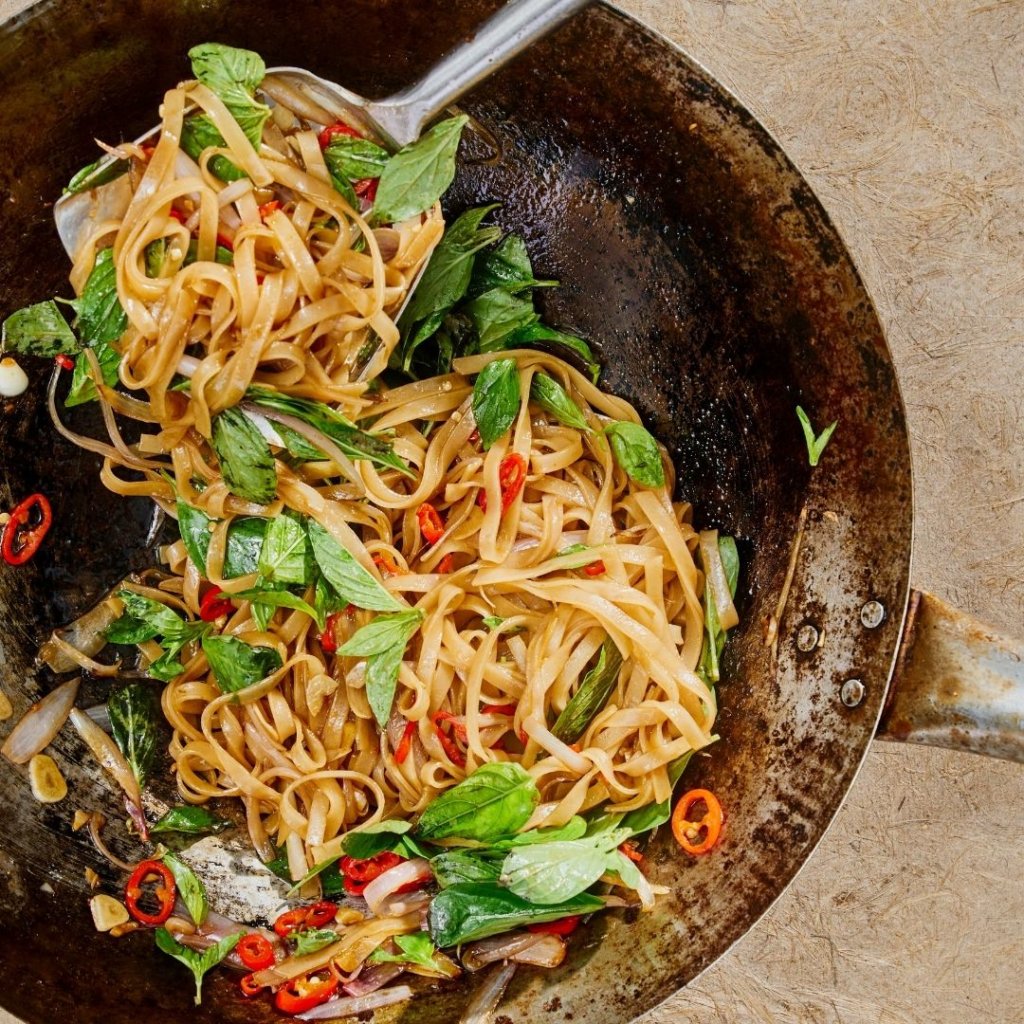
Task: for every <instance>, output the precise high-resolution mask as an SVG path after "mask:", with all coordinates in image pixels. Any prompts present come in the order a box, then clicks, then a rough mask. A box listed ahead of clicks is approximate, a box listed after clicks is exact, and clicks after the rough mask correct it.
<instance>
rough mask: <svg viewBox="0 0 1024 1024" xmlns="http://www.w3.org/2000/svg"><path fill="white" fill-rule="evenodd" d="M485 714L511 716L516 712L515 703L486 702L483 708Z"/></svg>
mask: <svg viewBox="0 0 1024 1024" xmlns="http://www.w3.org/2000/svg"><path fill="white" fill-rule="evenodd" d="M480 710H481V711H483V713H484V714H485V715H508V716H509V717H510V718H511V717H512V716H514V715H515V713H516V705H515V704H485V705H484V706H483V707H482V708H481V709H480Z"/></svg>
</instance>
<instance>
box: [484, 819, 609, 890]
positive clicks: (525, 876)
mask: <svg viewBox="0 0 1024 1024" xmlns="http://www.w3.org/2000/svg"><path fill="white" fill-rule="evenodd" d="M628 838H629V832H628V831H627V830H626V829H622V828H620V829H615V830H613V831H610V832H604V833H601V834H599V835H596V836H590V837H588V838H584V839H575V840H572V841H571V842H561V843H541V844H537V845H534V846H522V847H519V848H518V849H515V850H512V851H511V852H510V853H509V854H508V856H507V857H506V858H505V860H504V862H503V863H502V865H501V879H500V884H501V885H503V886H504V887H505V888H507V889H508V890H509V891H510V892H514V893H515V894H516V895H517V896H521V897H522V898H523V899H524V900H528V901H529V902H530V903H538V904H542V905H544V906H547V905H549V904H552V903H564V902H565V901H566V900H569V899H572V898H573V897H574V896H578V895H579V894H580V893H581V892H584V891H585V890H586V889H589V888H590V886H592V885H593V884H594V883H595V882H596V881H597V880H598V879H599V878H600V877H601V876H602V875H603V874H604V872H605V865H606V863H607V860H608V854H609V853H611V851H612V850H614V849H615V848H616V847H617V846H618V845H619V843H622V842H625V841H626V840H627V839H628Z"/></svg>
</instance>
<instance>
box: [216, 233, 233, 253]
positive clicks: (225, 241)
mask: <svg viewBox="0 0 1024 1024" xmlns="http://www.w3.org/2000/svg"><path fill="white" fill-rule="evenodd" d="M217 244H218V245H222V246H223V247H224V248H225V249H227V251H228V252H234V251H235V240H234V239H233V238H228V236H227V235H225V234H224V233H223V232H221V231H218V232H217Z"/></svg>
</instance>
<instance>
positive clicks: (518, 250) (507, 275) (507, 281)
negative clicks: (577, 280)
mask: <svg viewBox="0 0 1024 1024" xmlns="http://www.w3.org/2000/svg"><path fill="white" fill-rule="evenodd" d="M557 284H558V282H557V281H538V280H537V279H536V278H535V277H534V276H533V265H532V264H531V263H530V255H529V253H528V252H527V251H526V242H525V241H524V240H523V239H522V238H521V237H520V236H519V235H509V236H508V238H506V239H505V240H504V241H503V242H502V243H501V244H500V245H499V246H497V247H496V248H495V249H492V250H491V251H490V252H488V253H485V254H484V255H483V256H481V257H480V259H478V260H477V261H476V265H475V266H474V267H473V280H472V283H471V284H470V289H469V290H470V294H472V295H481V294H483V293H484V292H487V291H490V290H491V289H492V288H504V289H505V290H506V291H510V292H516V291H521V290H522V289H523V288H551V287H554V286H556V285H557Z"/></svg>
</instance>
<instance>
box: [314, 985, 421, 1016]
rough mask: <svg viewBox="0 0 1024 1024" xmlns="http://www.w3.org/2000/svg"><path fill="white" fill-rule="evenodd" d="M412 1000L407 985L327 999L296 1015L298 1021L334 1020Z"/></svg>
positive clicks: (410, 990) (410, 991)
mask: <svg viewBox="0 0 1024 1024" xmlns="http://www.w3.org/2000/svg"><path fill="white" fill-rule="evenodd" d="M406 999H412V989H411V988H409V986H408V985H395V986H394V988H382V989H378V990H377V991H376V992H371V993H370V994H369V995H365V996H349V997H347V998H341V999H329V1000H328V1001H327V1002H326V1003H321V1004H320V1005H319V1006H314V1007H313V1009H312V1010H307V1011H306V1012H305V1013H297V1014H296V1015H295V1016H296V1019H298V1020H336V1019H338V1018H345V1017H354V1016H356V1014H359V1013H366V1011H367V1010H379V1009H380V1008H381V1007H382V1006H391V1005H392V1004H394V1003H402V1002H405V1000H406Z"/></svg>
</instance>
